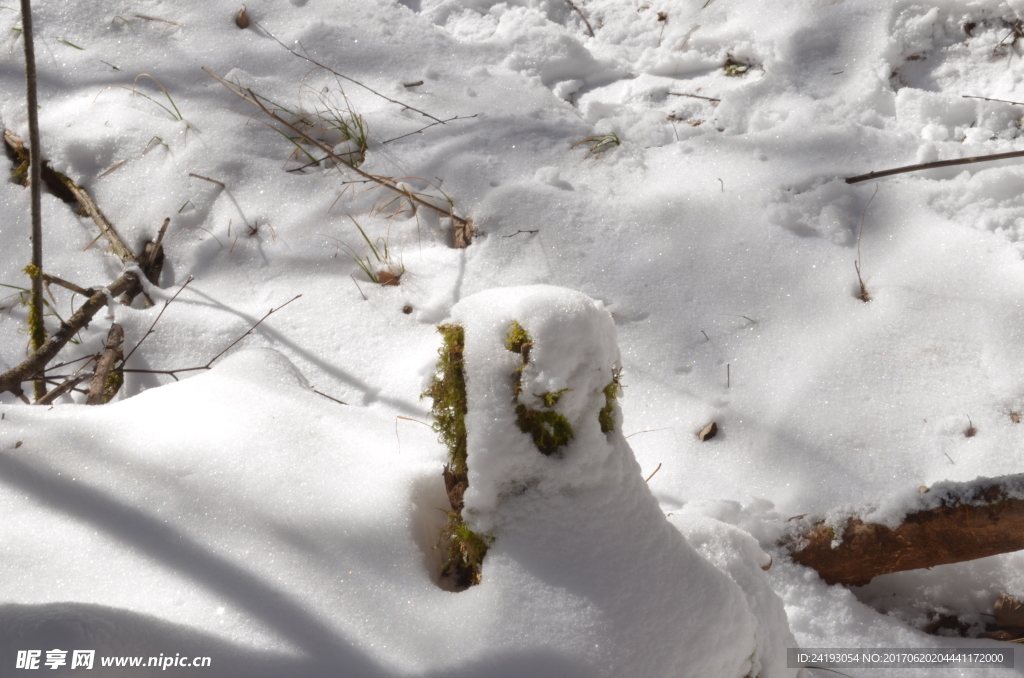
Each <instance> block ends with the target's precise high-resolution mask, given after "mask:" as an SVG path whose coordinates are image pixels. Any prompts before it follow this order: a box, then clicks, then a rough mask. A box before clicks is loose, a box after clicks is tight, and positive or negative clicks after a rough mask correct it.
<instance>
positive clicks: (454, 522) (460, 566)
mask: <svg viewBox="0 0 1024 678" xmlns="http://www.w3.org/2000/svg"><path fill="white" fill-rule="evenodd" d="M437 331H438V332H439V333H440V334H441V337H442V338H443V340H444V343H443V344H442V346H441V348H440V349H438V352H437V354H438V356H439V358H438V361H437V373H436V374H435V375H434V379H433V380H432V381H431V382H430V388H429V389H427V392H426V393H424V394H423V395H424V397H426V396H430V398H432V399H433V401H434V406H433V407H432V408H431V413H432V414H433V415H434V426H433V429H434V430H435V431H437V434H438V440H440V441H441V443H443V444H444V445H445V447H447V448H448V464H447V465H445V467H444V484H445V490H446V491H447V493H448V502H449V503H450V504H451V510H450V511H447V512H446V513H447V514H448V521H447V522H446V523H445V526H444V528H443V529H442V530H441V537H440V544H439V545H440V547H441V548H442V549H444V551H445V552H446V554H447V555H446V558H445V561H444V565H443V566H442V569H441V578H442V579H443V580H444V581H445V582H446V583H447V584H448V585H450V586H451V588H452V589H454V590H456V591H463V590H465V589H467V588H469V587H470V586H474V585H476V584H479V583H480V579H481V571H480V566H481V564H482V563H483V559H484V556H485V555H487V547H488V544H489V543H490V540H489V538H486V537H482V536H480V535H478V534H476V533H475V532H473V530H471V529H469V526H468V525H466V523H465V521H464V520H463V519H462V509H463V506H464V502H463V496H464V495H465V493H466V489H467V488H469V478H468V470H469V468H468V465H467V463H466V457H467V447H466V413H467V412H468V411H469V408H468V406H467V400H466V374H465V365H464V361H463V351H464V350H465V345H466V335H465V332H464V331H463V329H462V328H461V327H459V326H458V325H441V326H440V327H438V328H437Z"/></svg>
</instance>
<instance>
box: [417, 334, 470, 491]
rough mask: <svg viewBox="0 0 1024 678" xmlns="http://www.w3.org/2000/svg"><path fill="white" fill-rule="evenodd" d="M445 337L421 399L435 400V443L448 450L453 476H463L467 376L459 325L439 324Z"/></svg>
mask: <svg viewBox="0 0 1024 678" xmlns="http://www.w3.org/2000/svg"><path fill="white" fill-rule="evenodd" d="M437 331H438V332H440V333H441V336H442V337H443V338H444V344H443V345H442V346H441V348H440V349H438V351H437V354H438V355H439V356H440V359H439V360H438V361H437V374H435V375H434V379H433V381H431V383H430V388H429V389H428V390H427V392H426V393H424V394H423V395H424V396H430V397H431V398H432V399H433V400H434V406H433V408H431V414H433V415H434V425H433V427H432V428H433V429H434V430H435V431H436V432H437V434H438V440H440V441H441V443H442V444H443V445H444V446H445V447H447V448H448V459H449V462H450V464H451V469H452V473H454V474H455V475H456V476H465V475H466V470H467V467H466V412H467V406H466V376H465V372H464V368H463V361H462V352H463V350H464V349H465V344H466V339H465V333H464V332H463V329H462V328H461V327H459V326H458V325H441V326H440V327H438V328H437Z"/></svg>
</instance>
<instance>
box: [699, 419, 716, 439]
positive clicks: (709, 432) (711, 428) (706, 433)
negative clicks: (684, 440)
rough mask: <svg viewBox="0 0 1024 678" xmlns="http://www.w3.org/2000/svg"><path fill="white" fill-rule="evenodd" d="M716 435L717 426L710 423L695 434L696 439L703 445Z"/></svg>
mask: <svg viewBox="0 0 1024 678" xmlns="http://www.w3.org/2000/svg"><path fill="white" fill-rule="evenodd" d="M716 433H718V424H716V423H715V422H711V423H710V424H708V425H707V426H705V427H704V428H702V429H701V430H700V433H698V434H697V437H698V438H699V439H700V441H701V442H702V443H703V442H705V441H708V440H711V439H712V438H714V437H715V434H716Z"/></svg>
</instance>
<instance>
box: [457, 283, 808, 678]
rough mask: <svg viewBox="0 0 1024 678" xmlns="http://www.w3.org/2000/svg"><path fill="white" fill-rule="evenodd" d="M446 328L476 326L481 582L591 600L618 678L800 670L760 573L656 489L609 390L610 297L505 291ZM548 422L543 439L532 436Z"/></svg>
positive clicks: (463, 311) (474, 421)
mask: <svg viewBox="0 0 1024 678" xmlns="http://www.w3.org/2000/svg"><path fill="white" fill-rule="evenodd" d="M448 322H449V323H452V324H457V325H460V326H462V327H463V329H464V333H465V350H464V353H463V360H464V362H463V365H464V374H465V376H466V392H467V404H468V407H467V410H468V412H467V415H466V431H467V448H468V454H467V464H468V469H469V490H468V491H467V492H466V494H465V510H464V511H463V517H464V519H465V520H466V522H467V523H468V524H469V526H470V527H471V528H472V529H473V530H474V531H476V532H477V533H480V534H486V535H487V536H488V537H492V538H493V539H494V542H493V545H492V546H491V549H490V551H488V555H487V559H486V561H485V562H484V565H483V570H484V575H483V583H482V584H481V586H480V587H478V588H480V589H487V588H488V587H489V586H497V587H502V586H503V583H502V581H501V580H502V579H503V578H506V579H515V578H518V577H521V576H527V577H528V578H538V579H540V580H542V581H543V582H544V583H545V584H546V585H548V586H552V587H557V588H562V589H565V590H568V591H571V592H572V593H574V594H575V595H578V596H580V597H581V598H583V599H585V600H586V601H587V603H588V607H589V608H590V609H591V610H592V612H593V617H594V618H593V619H592V620H591V621H592V623H593V624H596V625H597V627H599V628H600V629H601V630H600V632H599V634H598V635H599V636H600V638H601V641H602V642H601V646H600V647H595V648H594V652H595V653H596V654H597V655H600V658H598V657H595V660H596V661H597V662H598V665H601V666H603V667H604V668H606V669H607V670H608V673H607V675H625V673H624V672H629V673H631V674H633V675H645V676H654V675H672V676H681V677H688V676H693V677H694V678H696V677H697V676H701V677H705V676H719V677H721V678H744V676H749V677H750V678H754V677H755V676H762V678H771V677H772V676H783V675H794V674H795V670H787V669H786V668H785V664H784V663H780V657H781V658H782V659H781V662H784V657H785V650H784V644H785V643H787V642H788V643H792V635H791V634H790V632H789V628H788V625H787V624H786V622H785V614H784V612H782V603H781V601H780V600H779V599H778V597H777V596H775V595H774V593H772V592H771V588H770V586H769V585H768V582H767V580H766V579H764V578H763V577H762V578H761V579H760V580H758V583H755V584H753V586H754V587H755V588H758V587H760V588H761V589H763V592H765V594H766V595H767V596H770V598H771V601H773V602H772V603H771V604H769V605H768V606H767V607H769V608H771V609H770V610H766V609H765V602H764V600H762V599H759V600H758V602H757V604H752V601H751V599H749V598H748V596H749V595H750V592H749V591H745V590H744V589H750V587H751V586H752V584H751V583H750V582H743V584H744V585H743V586H742V588H741V585H738V584H737V582H736V581H735V576H733V575H732V574H731V573H730V572H729V571H728V570H727V571H725V572H723V571H721V570H719V569H717V568H716V567H715V566H714V565H712V564H711V563H710V562H708V560H705V559H704V558H703V557H701V555H700V554H698V553H697V551H695V550H694V549H693V548H692V547H690V545H689V544H688V543H687V542H686V540H685V539H684V538H683V536H682V534H681V533H680V532H679V530H677V529H676V528H675V527H673V526H672V525H671V524H669V522H668V521H667V520H666V518H665V515H664V514H663V513H662V511H661V509H660V507H659V506H658V502H657V501H656V500H655V498H654V497H653V496H652V495H651V492H650V490H649V489H648V487H647V484H646V483H645V482H644V479H643V477H642V475H641V473H640V467H639V465H638V464H637V462H636V460H635V458H634V456H633V452H632V450H631V449H630V447H629V445H628V443H627V442H626V440H625V438H624V436H623V435H622V415H621V412H620V411H619V408H618V405H617V404H616V402H615V401H614V397H610V396H609V394H610V393H611V394H612V396H614V394H615V393H616V392H617V388H618V384H617V375H618V367H619V349H618V345H617V341H616V331H615V324H614V321H613V319H612V317H611V315H610V314H609V313H608V311H607V310H605V309H604V307H603V305H602V304H601V302H599V301H595V300H593V299H590V298H589V297H587V296H586V295H584V294H581V293H579V292H575V291H571V290H566V289H561V288H557V287H550V286H544V285H536V286H529V287H514V288H499V289H492V290H488V291H486V292H481V293H479V294H476V295H473V296H471V297H468V298H466V299H465V300H463V301H462V302H460V303H459V304H457V305H456V306H455V308H453V310H452V313H451V318H450V319H449V321H448ZM610 385H614V388H610ZM602 411H603V412H604V416H602ZM531 413H532V414H531ZM538 420H540V421H542V423H543V422H547V423H546V424H542V426H541V428H542V429H543V430H544V431H547V432H548V433H550V434H551V436H549V438H547V439H546V442H547V444H546V445H544V444H538V440H539V439H540V438H543V436H542V435H539V434H537V431H536V429H534V430H531V429H530V423H531V422H536V421H538ZM524 421H525V422H526V423H525V424H524ZM566 425H567V426H568V429H571V436H566V435H565V433H566V430H567V429H566ZM545 426H546V428H544V427H545ZM552 441H554V442H557V443H558V444H554V443H553V442H552ZM542 442H543V441H542ZM704 527H705V530H706V529H707V525H705V526H704ZM722 527H723V529H725V528H726V526H724V525H723V526H722ZM726 541H729V540H726ZM732 541H735V539H733V540H732ZM751 541H752V540H751ZM748 546H749V545H748ZM754 548H756V545H755V547H754ZM748 555H749V554H746V555H745V554H744V553H735V554H731V555H730V556H729V557H728V558H726V560H728V561H730V562H731V561H733V560H735V559H737V558H746V557H748ZM753 561H756V559H752V562H751V563H750V567H751V568H753V570H756V571H757V573H758V574H761V575H763V574H764V573H763V572H761V571H760V570H759V568H758V563H757V562H753ZM733 569H735V568H733ZM744 571H746V570H744ZM460 595H465V594H460ZM766 611H768V612H770V614H768V615H767V616H766V617H765V619H760V617H761V616H765V612H766ZM780 614H781V616H780ZM766 627H767V628H766ZM769 646H771V647H769ZM769 649H771V650H775V651H766V650H769ZM780 649H781V653H780V652H779V651H778V650H780ZM762 658H763V659H765V660H767V661H762Z"/></svg>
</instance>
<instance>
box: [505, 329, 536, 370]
mask: <svg viewBox="0 0 1024 678" xmlns="http://www.w3.org/2000/svg"><path fill="white" fill-rule="evenodd" d="M527 344H530V345H532V344H533V339H531V338H530V335H529V334H528V333H527V332H526V330H524V329H523V326H522V325H520V324H519V323H518V322H516V321H515V320H513V321H512V324H511V325H510V326H509V328H508V334H507V335H505V348H507V349H508V350H510V351H512V352H513V353H522V352H523V347H524V346H526V345H527ZM523 363H524V364H525V363H526V359H525V356H524V360H523Z"/></svg>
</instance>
